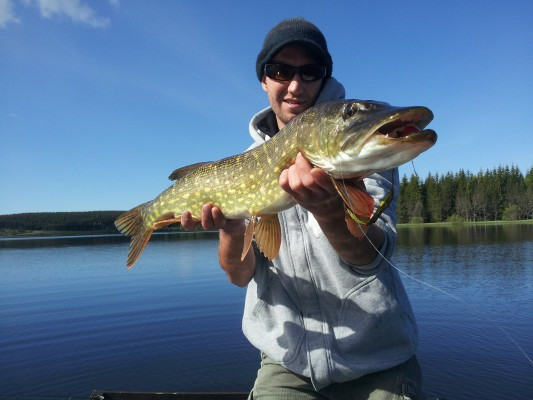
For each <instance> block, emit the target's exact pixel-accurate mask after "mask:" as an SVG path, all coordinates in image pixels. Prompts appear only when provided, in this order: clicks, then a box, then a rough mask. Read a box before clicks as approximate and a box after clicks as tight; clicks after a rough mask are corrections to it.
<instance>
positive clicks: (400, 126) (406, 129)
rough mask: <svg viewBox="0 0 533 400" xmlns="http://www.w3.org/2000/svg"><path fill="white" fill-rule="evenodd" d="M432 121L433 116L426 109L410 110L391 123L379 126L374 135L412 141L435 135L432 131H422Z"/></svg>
mask: <svg viewBox="0 0 533 400" xmlns="http://www.w3.org/2000/svg"><path fill="white" fill-rule="evenodd" d="M402 114H403V115H402ZM432 119H433V114H432V113H431V111H429V110H428V109H426V108H423V107H420V108H416V109H414V110H413V109H411V110H409V111H408V112H407V113H400V114H399V115H397V116H396V118H394V120H393V121H390V122H387V123H385V124H383V125H381V126H380V127H379V128H377V129H376V131H375V132H374V135H375V136H381V137H384V138H385V139H404V138H412V139H414V138H415V137H416V138H420V137H425V136H428V135H429V136H433V135H435V132H434V131H433V130H431V129H426V130H424V128H425V127H426V125H427V124H429V123H430V122H431V120H432Z"/></svg>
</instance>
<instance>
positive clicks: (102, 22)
mask: <svg viewBox="0 0 533 400" xmlns="http://www.w3.org/2000/svg"><path fill="white" fill-rule="evenodd" d="M23 1H24V3H25V4H27V5H35V6H36V7H38V8H39V11H40V12H41V16H42V17H44V18H52V17H54V16H65V17H67V18H70V19H71V20H72V21H74V22H76V23H81V24H86V25H89V26H92V27H93V28H107V27H108V26H109V24H110V21H109V18H106V17H100V16H98V15H97V14H96V12H95V11H94V10H93V9H92V8H91V7H89V6H88V5H87V4H84V3H82V2H81V1H80V0H23Z"/></svg>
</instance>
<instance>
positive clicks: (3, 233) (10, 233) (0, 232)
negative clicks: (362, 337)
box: [0, 219, 533, 238]
mask: <svg viewBox="0 0 533 400" xmlns="http://www.w3.org/2000/svg"><path fill="white" fill-rule="evenodd" d="M515 224H533V219H526V220H518V221H476V222H460V223H457V222H424V223H407V224H398V228H411V227H457V226H483V225H515ZM165 232H166V233H178V232H182V233H189V232H185V231H180V230H177V229H173V230H168V231H165ZM162 233H163V232H162ZM113 234H120V233H119V232H118V231H114V232H110V231H102V230H100V231H99V230H95V231H39V230H32V231H29V230H28V231H16V230H11V229H9V230H8V229H0V237H2V238H25V237H36V238H37V237H45V236H90V235H113Z"/></svg>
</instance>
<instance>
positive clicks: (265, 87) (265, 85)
mask: <svg viewBox="0 0 533 400" xmlns="http://www.w3.org/2000/svg"><path fill="white" fill-rule="evenodd" d="M261 86H263V90H264V91H265V92H266V91H267V83H266V75H263V77H262V78H261Z"/></svg>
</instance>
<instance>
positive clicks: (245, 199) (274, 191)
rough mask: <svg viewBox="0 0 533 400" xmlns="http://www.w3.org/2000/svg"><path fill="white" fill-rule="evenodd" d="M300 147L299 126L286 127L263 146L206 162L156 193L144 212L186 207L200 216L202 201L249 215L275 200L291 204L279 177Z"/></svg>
mask: <svg viewBox="0 0 533 400" xmlns="http://www.w3.org/2000/svg"><path fill="white" fill-rule="evenodd" d="M297 153H298V149H297V143H296V134H295V131H294V130H292V131H291V130H287V131H285V132H284V134H283V135H276V136H274V137H273V138H272V139H271V140H269V141H267V142H266V143H265V144H264V145H263V146H259V147H256V148H254V149H252V150H249V151H247V152H245V153H242V154H239V155H236V156H233V157H228V158H225V159H222V160H219V161H216V162H213V163H209V164H206V165H203V166H201V167H199V168H197V169H196V170H194V171H192V172H191V173H190V174H188V175H186V176H184V177H183V178H181V179H179V180H178V181H177V182H176V183H175V184H174V185H172V186H171V187H169V188H168V189H167V190H165V191H164V192H162V193H161V194H160V195H159V196H158V197H156V198H155V199H154V200H153V201H152V203H151V204H150V205H149V206H148V207H146V209H145V211H144V213H143V214H144V217H145V218H146V219H147V220H148V221H149V222H151V223H153V222H155V221H156V219H157V217H158V216H160V215H164V214H167V213H174V214H175V215H181V214H182V213H183V212H184V211H186V210H188V211H190V213H191V215H192V217H193V218H196V219H199V218H200V216H201V209H202V206H203V205H204V204H206V203H211V204H212V205H214V206H216V207H219V208H220V209H221V211H222V212H223V214H224V215H225V216H226V217H227V218H249V217H251V216H252V215H254V214H256V215H258V214H262V213H264V212H265V211H267V212H268V211H270V210H269V209H270V208H271V206H272V205H273V204H276V205H278V206H279V205H281V203H283V204H284V205H286V206H289V205H292V204H293V203H294V202H293V201H292V199H291V198H290V196H288V195H287V194H286V192H284V191H283V190H282V189H281V188H280V187H279V184H278V180H279V175H280V173H281V171H282V170H283V169H284V168H286V167H288V166H289V165H291V164H292V163H293V162H294V159H295V158H296V155H297Z"/></svg>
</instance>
